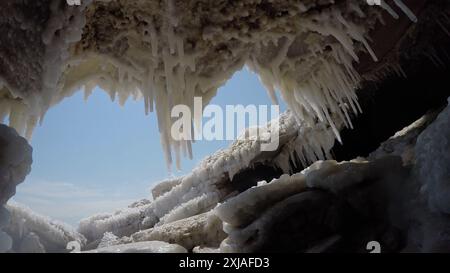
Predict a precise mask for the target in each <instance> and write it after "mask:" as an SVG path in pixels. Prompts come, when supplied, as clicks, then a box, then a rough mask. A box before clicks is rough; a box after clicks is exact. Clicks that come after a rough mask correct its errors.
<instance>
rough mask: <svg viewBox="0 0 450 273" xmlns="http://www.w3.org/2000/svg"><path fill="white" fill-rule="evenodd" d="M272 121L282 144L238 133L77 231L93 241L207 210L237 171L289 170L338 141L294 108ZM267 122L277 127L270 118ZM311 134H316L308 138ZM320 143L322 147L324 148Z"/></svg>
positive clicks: (225, 193) (229, 191)
mask: <svg viewBox="0 0 450 273" xmlns="http://www.w3.org/2000/svg"><path fill="white" fill-rule="evenodd" d="M273 122H277V123H279V126H275V127H278V128H279V132H278V133H279V135H280V148H279V150H278V151H275V153H272V152H261V149H260V145H261V142H260V140H257V139H246V138H241V139H238V140H237V141H235V142H234V143H233V144H232V145H231V146H230V147H229V148H227V149H224V150H220V151H218V152H216V153H215V154H213V155H212V156H209V157H207V158H205V159H204V160H203V161H202V162H201V163H200V164H199V165H198V166H197V167H196V168H195V169H194V170H193V171H192V173H190V174H188V175H186V176H184V177H180V178H177V179H174V180H172V181H163V182H162V186H159V185H158V186H156V187H155V189H157V190H156V191H153V192H154V197H155V200H154V201H153V202H151V203H150V204H145V205H142V206H137V207H133V208H126V209H124V210H121V211H117V212H115V213H113V214H99V215H95V216H92V217H90V218H87V219H84V220H82V221H81V222H80V226H79V232H81V233H82V234H84V236H86V238H88V240H90V241H94V240H97V239H100V238H101V237H102V236H103V234H104V233H105V232H112V233H113V234H115V235H116V236H129V235H130V234H132V233H134V232H137V231H139V230H142V229H148V228H151V227H153V226H155V225H158V226H161V225H163V224H167V223H171V222H174V221H177V220H180V219H184V218H187V217H190V216H194V215H197V214H200V213H203V212H206V211H209V210H210V209H212V208H214V207H215V206H216V204H217V203H218V202H220V201H221V200H223V199H225V198H227V197H228V196H229V195H230V194H233V191H234V190H233V189H232V184H231V183H230V182H231V181H232V180H233V177H234V176H235V174H237V173H239V172H240V171H242V170H245V169H251V168H252V167H254V166H255V165H257V164H258V163H262V164H264V165H267V166H272V167H273V168H282V169H285V170H286V171H287V172H291V168H292V166H291V165H290V164H289V162H290V161H291V162H296V158H299V159H300V160H303V158H321V159H327V158H328V157H327V156H328V151H329V150H330V149H331V148H332V146H333V144H334V136H333V133H332V129H331V128H330V127H327V126H325V125H324V124H317V125H316V127H315V128H310V127H308V128H307V129H302V128H301V126H300V125H299V124H298V123H297V122H296V120H295V117H294V116H293V115H292V114H291V113H290V112H288V113H284V114H281V115H280V117H279V118H278V119H275V120H273V121H271V123H273ZM267 127H268V128H273V127H272V126H271V125H270V123H269V124H268V125H267ZM327 128H328V129H327ZM310 135H314V136H315V138H309V137H308V136H310ZM301 140H304V141H303V142H302V141H301ZM320 147H324V151H325V153H324V151H322V150H321V149H320ZM308 153H309V154H310V155H308ZM307 162H308V163H309V161H307ZM305 163H306V162H305ZM173 181H176V182H173ZM167 185H171V187H169V188H170V189H167V190H164V193H163V194H160V189H161V188H166V187H167Z"/></svg>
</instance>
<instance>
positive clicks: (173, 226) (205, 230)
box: [131, 212, 225, 250]
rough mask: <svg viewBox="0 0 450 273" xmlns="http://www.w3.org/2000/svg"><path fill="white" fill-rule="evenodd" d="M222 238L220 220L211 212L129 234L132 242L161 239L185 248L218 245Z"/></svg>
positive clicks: (223, 235) (223, 236)
mask: <svg viewBox="0 0 450 273" xmlns="http://www.w3.org/2000/svg"><path fill="white" fill-rule="evenodd" d="M223 239H225V233H224V232H223V230H222V221H220V220H219V219H218V218H217V217H216V216H215V215H214V214H213V213H211V212H208V213H202V214H199V215H196V216H192V217H189V218H186V219H182V220H178V221H175V222H171V223H168V224H164V225H161V226H158V227H154V228H151V229H148V230H143V231H139V232H136V233H135V234H133V235H132V236H131V240H132V241H134V242H140V241H153V240H161V241H166V242H169V243H176V244H179V245H181V246H183V247H184V248H186V249H187V250H192V249H193V248H194V247H200V246H201V247H208V246H212V247H214V246H218V245H219V244H220V242H221V241H222V240H223Z"/></svg>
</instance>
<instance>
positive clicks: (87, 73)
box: [0, 0, 417, 168]
mask: <svg viewBox="0 0 450 273" xmlns="http://www.w3.org/2000/svg"><path fill="white" fill-rule="evenodd" d="M58 2H59V1H58V0H54V1H53V3H52V8H51V11H52V14H51V18H50V20H49V22H48V25H47V28H46V31H45V32H44V33H43V42H44V44H45V45H46V46H47V52H46V53H45V54H46V55H45V56H46V58H45V60H46V61H45V63H44V64H43V68H44V73H43V75H42V77H43V89H44V90H43V91H42V94H40V95H36V94H32V95H30V96H29V97H26V98H19V100H17V99H2V100H0V121H3V120H4V119H5V118H6V117H8V116H9V124H10V125H11V126H13V127H14V128H16V129H17V131H18V132H19V133H20V134H21V135H26V136H27V137H28V138H30V137H31V134H32V131H33V128H34V126H35V125H36V124H37V123H38V122H39V121H41V122H42V119H43V116H44V114H45V112H46V111H47V109H48V108H49V107H51V106H52V105H55V104H57V103H59V102H60V101H61V100H63V99H64V98H66V97H69V96H71V95H72V94H73V93H75V92H77V91H78V90H80V88H84V91H85V94H86V98H87V97H88V96H89V94H90V93H91V92H92V90H93V88H94V87H97V86H98V87H100V88H102V89H104V90H105V91H107V92H109V94H110V95H111V98H112V99H113V100H114V99H115V97H116V96H118V99H119V103H120V104H123V103H125V102H126V100H127V99H128V97H130V96H132V97H134V98H135V99H140V98H143V99H144V102H145V112H146V113H148V112H152V111H154V110H156V112H157V116H158V126H159V130H160V134H161V143H162V146H163V149H164V152H165V155H166V160H167V164H168V166H169V168H170V166H171V164H172V161H173V160H172V152H174V154H175V157H176V161H177V165H178V166H179V159H180V156H181V155H185V156H190V157H191V156H192V149H191V141H190V140H182V141H175V140H174V139H173V138H172V136H171V125H172V124H173V120H172V118H171V115H170V114H171V113H170V111H171V109H172V107H173V106H175V105H178V104H184V105H187V106H188V107H190V108H191V109H193V98H194V96H199V95H200V96H202V97H203V101H204V102H206V103H207V102H209V101H210V100H211V98H212V97H213V96H214V95H215V94H216V92H217V89H218V88H219V87H220V86H221V85H223V84H224V83H225V82H226V81H227V80H228V79H229V78H230V77H231V76H232V75H233V73H234V72H235V71H237V70H239V69H241V68H242V67H243V66H244V65H247V66H248V67H250V68H251V69H252V70H254V71H255V72H256V73H258V74H259V76H260V79H261V81H262V83H263V84H264V85H265V86H266V88H267V90H268V93H269V94H270V96H271V98H273V99H274V98H275V97H276V96H275V94H274V93H275V90H278V91H279V92H280V93H281V97H282V98H283V100H284V101H285V102H286V103H287V104H288V106H289V108H290V109H291V110H292V111H293V113H294V114H295V116H296V118H297V119H298V121H299V122H302V123H306V124H310V125H311V126H312V125H314V124H316V123H317V122H320V123H326V124H328V125H329V126H331V128H332V130H333V132H334V134H335V136H336V138H337V139H338V141H340V137H339V127H340V124H344V125H345V126H348V127H352V125H351V117H350V115H349V112H353V113H355V114H356V113H358V112H360V111H361V109H360V107H359V105H358V102H357V97H356V94H355V89H356V88H357V87H358V84H359V82H360V76H359V75H358V73H357V71H355V69H354V68H353V65H352V62H353V61H358V53H359V52H360V51H362V50H366V51H367V52H368V53H370V54H371V56H372V57H373V59H374V60H375V61H376V60H377V57H376V55H375V53H374V52H373V50H372V49H371V47H370V45H369V42H368V40H367V39H368V37H367V35H368V31H369V30H370V27H372V26H371V25H368V26H359V25H356V24H354V23H353V22H352V21H351V20H348V19H346V18H344V16H343V14H344V12H347V11H342V10H340V9H338V8H329V9H328V10H326V11H322V12H320V13H318V14H315V15H313V16H309V17H307V18H299V20H298V22H296V23H295V24H294V26H295V27H296V28H298V29H296V30H292V29H291V30H290V32H289V33H288V32H287V33H286V35H284V34H280V33H278V34H277V35H272V39H270V38H268V37H269V35H271V34H267V37H266V36H262V38H260V40H258V39H256V40H255V41H249V42H251V43H252V44H253V45H254V46H253V49H252V51H249V52H247V53H246V54H243V56H245V57H242V58H238V59H234V60H232V62H233V63H232V65H231V64H229V65H228V66H227V69H225V70H223V71H221V72H220V73H216V74H214V75H209V76H207V77H200V76H199V75H198V73H196V69H197V65H198V64H197V61H198V59H199V58H198V56H199V55H201V54H198V53H196V52H195V51H194V52H189V54H188V52H187V51H186V50H185V46H186V44H185V43H186V41H185V40H184V38H183V37H182V36H181V35H178V34H177V33H176V31H175V29H176V27H177V26H178V24H179V23H180V22H179V20H178V19H177V16H176V15H175V14H176V13H175V12H174V9H176V1H174V0H168V1H167V8H166V11H165V12H166V13H167V14H166V16H163V18H161V20H163V21H164V23H163V27H162V28H161V29H160V31H157V30H156V29H155V27H154V26H153V25H152V24H151V23H150V24H149V25H148V30H147V31H146V35H145V36H144V35H142V36H141V37H140V39H141V40H140V41H139V39H128V47H129V49H128V52H127V53H126V54H124V55H123V56H122V58H118V57H116V56H113V54H109V55H108V54H99V53H98V52H81V53H80V52H78V53H76V54H74V53H73V52H72V51H71V49H70V46H71V45H74V44H75V43H77V42H78V41H80V40H81V34H82V29H83V27H84V26H85V24H86V20H85V14H84V12H83V10H84V9H85V8H86V7H87V6H88V5H90V4H91V1H82V3H83V5H82V6H80V7H71V8H70V9H66V10H65V11H64V12H62V11H61V10H58V5H57V4H55V3H58ZM94 2H95V1H94ZM103 2H107V1H103ZM394 3H395V4H396V5H397V6H398V7H399V8H400V9H401V10H403V12H404V13H405V14H406V15H407V16H408V17H409V18H410V19H411V20H412V21H416V20H417V18H416V17H415V16H414V14H413V13H412V12H411V10H409V9H408V8H407V6H406V5H405V4H404V3H403V2H402V1H401V0H394ZM367 4H368V2H366V1H352V0H349V1H348V5H347V7H348V9H349V10H352V14H356V15H357V16H359V17H360V18H365V16H366V14H365V13H364V12H363V10H365V11H366V10H367ZM300 5H303V4H300ZM363 7H364V8H363ZM309 8H311V4H309V6H308V7H307V6H302V7H301V9H303V10H304V12H306V11H307V10H308V9H309ZM370 8H371V9H378V10H380V8H382V9H384V10H386V11H387V12H388V13H389V14H391V15H392V16H393V17H394V18H398V17H399V15H398V14H397V13H396V12H395V11H394V9H392V8H391V7H390V6H389V5H388V4H386V2H385V1H383V0H381V5H380V6H374V7H370ZM377 12H378V11H377ZM74 18H75V19H74ZM292 31H294V34H293V33H292ZM57 32H58V33H59V35H55V33H57ZM305 33H309V34H310V36H309V38H311V39H309V40H310V41H300V42H301V43H304V44H305V45H306V48H307V52H306V53H303V54H301V55H299V56H293V57H292V56H289V54H288V53H289V50H290V48H291V47H295V44H296V43H299V41H298V39H297V38H298V37H299V36H300V35H301V34H305ZM125 35H126V34H125ZM133 35H134V36H133V37H135V36H136V35H135V34H133ZM224 35H225V34H224ZM115 38H116V39H117V40H119V39H121V38H123V37H120V35H119V37H115ZM198 38H199V39H210V38H211V37H207V35H205V34H203V37H198ZM233 38H235V37H233ZM330 38H332V42H330ZM144 42H145V43H146V44H150V46H151V50H150V52H143V51H142V47H141V44H140V43H144ZM268 44H272V46H273V45H275V46H276V48H277V52H276V54H274V56H272V57H271V58H261V56H263V55H264V51H267V48H268ZM166 45H167V46H166ZM325 48H327V50H325ZM238 54H240V52H236V53H233V54H232V55H238ZM230 58H232V56H230ZM144 59H145V60H149V61H148V62H144V61H142V60H144ZM159 60H162V63H163V66H162V67H161V66H160V65H159V64H160V62H159ZM203 61H204V60H203ZM212 61H213V60H212ZM230 62H231V60H230ZM81 68H83V69H81ZM4 87H6V89H8V84H7V83H6V82H2V81H1V79H0V94H1V90H2V89H4ZM10 94H14V92H13V90H12V91H11V90H10ZM13 97H14V96H13ZM274 101H275V100H274ZM192 112H194V111H192ZM200 120H201V117H199V116H197V117H194V124H195V125H197V126H198V125H199V123H200Z"/></svg>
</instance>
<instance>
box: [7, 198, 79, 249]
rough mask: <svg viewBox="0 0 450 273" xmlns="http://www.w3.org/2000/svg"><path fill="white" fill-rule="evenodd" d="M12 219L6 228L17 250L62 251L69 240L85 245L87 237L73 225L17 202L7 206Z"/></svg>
mask: <svg viewBox="0 0 450 273" xmlns="http://www.w3.org/2000/svg"><path fill="white" fill-rule="evenodd" d="M6 208H7V209H8V211H9V213H10V214H11V220H10V223H9V225H8V226H7V228H6V230H7V233H8V234H9V235H10V236H11V237H12V238H13V240H14V242H15V244H16V245H17V248H16V249H14V251H15V252H60V251H63V250H65V249H66V245H67V244H68V243H69V242H72V241H77V242H78V243H79V244H80V246H84V244H85V243H86V239H85V238H84V236H83V235H81V234H80V233H78V232H76V231H75V229H73V228H72V227H71V226H69V225H67V224H64V223H62V222H59V221H56V220H52V219H50V218H48V217H46V216H43V215H40V214H37V213H35V212H33V211H32V210H31V209H29V208H27V207H25V206H23V205H20V204H18V203H16V202H9V203H8V205H7V206H6Z"/></svg>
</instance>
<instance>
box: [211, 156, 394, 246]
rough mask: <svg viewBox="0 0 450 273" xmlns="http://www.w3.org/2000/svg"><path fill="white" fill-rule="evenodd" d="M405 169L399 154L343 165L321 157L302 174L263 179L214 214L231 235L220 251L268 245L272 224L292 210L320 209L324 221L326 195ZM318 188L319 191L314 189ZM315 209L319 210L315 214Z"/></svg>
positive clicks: (318, 212)
mask: <svg viewBox="0 0 450 273" xmlns="http://www.w3.org/2000/svg"><path fill="white" fill-rule="evenodd" d="M401 168H402V166H401V160H399V158H397V157H386V158H383V159H380V160H376V161H373V162H367V161H362V160H360V159H358V160H354V161H351V162H339V163H338V162H336V161H334V160H329V161H318V162H316V163H314V164H313V165H311V166H310V167H309V168H306V169H304V170H303V171H302V172H300V173H296V174H293V175H291V176H289V175H283V176H281V177H280V178H279V179H274V180H273V181H272V182H270V183H269V184H266V183H261V184H260V185H258V186H256V187H253V188H251V189H248V190H247V191H246V192H244V193H242V194H240V195H238V196H236V197H234V198H230V199H229V200H227V201H225V202H224V203H223V204H220V205H219V206H217V207H216V208H215V210H214V212H215V214H216V215H217V216H218V217H219V218H220V219H221V220H222V221H223V227H224V231H225V232H226V233H227V234H228V237H227V238H226V239H225V240H224V241H223V242H222V243H221V245H220V251H221V252H252V251H257V250H259V249H260V247H261V246H262V245H263V244H267V243H269V244H270V242H269V241H268V240H269V237H268V236H273V234H272V233H271V232H272V228H273V226H274V225H276V223H279V221H280V219H284V218H286V219H287V218H289V217H290V214H291V213H293V212H295V211H298V210H305V214H306V211H308V210H311V214H314V213H317V215H318V216H317V219H320V218H321V217H322V216H320V215H322V214H321V213H323V212H321V209H322V208H327V206H329V204H328V203H327V202H328V201H326V200H331V199H330V196H327V195H326V194H324V193H326V192H330V193H333V194H339V193H340V192H341V191H343V190H348V189H349V188H351V187H353V186H354V185H357V184H359V183H361V182H364V181H376V180H377V179H385V177H389V176H390V175H391V174H395V173H396V172H397V171H398V170H400V169H401ZM391 182H392V181H391ZM314 189H315V190H317V189H320V190H321V191H313V192H311V190H314ZM327 204H328V205H327ZM305 206H307V207H305ZM315 208H317V209H318V211H316V212H314V209H315ZM301 217H305V218H306V216H301ZM298 221H300V222H301V221H303V220H302V219H299V220H298ZM298 232H300V233H301V232H302V231H301V230H299V231H298Z"/></svg>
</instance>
